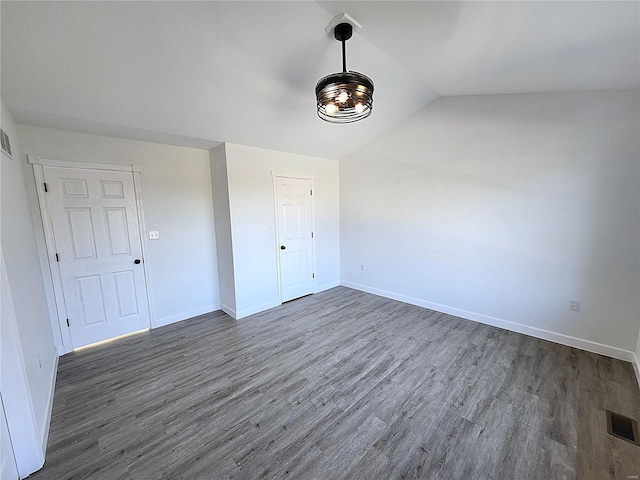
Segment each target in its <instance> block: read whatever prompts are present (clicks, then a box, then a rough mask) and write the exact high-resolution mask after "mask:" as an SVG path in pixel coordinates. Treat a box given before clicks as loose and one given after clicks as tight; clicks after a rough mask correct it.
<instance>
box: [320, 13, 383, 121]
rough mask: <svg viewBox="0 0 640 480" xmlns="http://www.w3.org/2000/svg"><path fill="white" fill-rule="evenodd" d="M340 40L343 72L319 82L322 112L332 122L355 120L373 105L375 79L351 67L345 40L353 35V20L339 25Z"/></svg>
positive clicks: (361, 117)
mask: <svg viewBox="0 0 640 480" xmlns="http://www.w3.org/2000/svg"><path fill="white" fill-rule="evenodd" d="M333 33H334V36H335V38H336V40H338V41H339V42H342V72H340V73H332V74H331V75H327V76H326V77H324V78H321V79H320V81H318V83H317V85H316V100H317V105H318V116H319V117H320V118H321V119H322V120H325V121H327V122H331V123H352V122H357V121H358V120H362V119H363V118H367V117H368V116H369V115H371V109H372V108H373V82H372V81H371V79H370V78H369V77H367V76H366V75H363V74H361V73H358V72H349V71H347V53H346V47H345V43H346V41H347V40H349V39H350V38H351V36H352V35H353V27H352V26H351V24H349V23H340V24H338V25H336V27H335V29H334V31H333Z"/></svg>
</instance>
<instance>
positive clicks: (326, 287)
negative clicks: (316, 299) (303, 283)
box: [313, 282, 340, 293]
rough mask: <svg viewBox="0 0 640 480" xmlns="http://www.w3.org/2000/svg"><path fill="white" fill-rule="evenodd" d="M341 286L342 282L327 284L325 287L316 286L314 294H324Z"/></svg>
mask: <svg viewBox="0 0 640 480" xmlns="http://www.w3.org/2000/svg"><path fill="white" fill-rule="evenodd" d="M339 286H340V282H329V283H325V284H324V285H319V286H316V289H315V290H314V291H313V293H320V292H324V291H325V290H329V289H330V288H335V287H339Z"/></svg>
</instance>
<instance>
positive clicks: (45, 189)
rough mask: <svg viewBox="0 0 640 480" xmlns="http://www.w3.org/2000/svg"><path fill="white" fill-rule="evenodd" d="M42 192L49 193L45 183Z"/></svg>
mask: <svg viewBox="0 0 640 480" xmlns="http://www.w3.org/2000/svg"><path fill="white" fill-rule="evenodd" d="M44 191H45V192H48V191H49V189H48V188H47V184H46V182H45V183H44Z"/></svg>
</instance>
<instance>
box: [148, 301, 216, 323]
mask: <svg viewBox="0 0 640 480" xmlns="http://www.w3.org/2000/svg"><path fill="white" fill-rule="evenodd" d="M216 310H220V304H217V305H207V306H205V307H200V308H196V309H194V310H189V311H188V312H182V313H177V314H175V315H169V316H168V317H163V318H158V319H157V320H153V321H152V322H151V328H158V327H164V326H165V325H169V324H171V323H176V322H181V321H182V320H187V319H188V318H193V317H197V316H198V315H204V314H205V313H211V312H215V311H216Z"/></svg>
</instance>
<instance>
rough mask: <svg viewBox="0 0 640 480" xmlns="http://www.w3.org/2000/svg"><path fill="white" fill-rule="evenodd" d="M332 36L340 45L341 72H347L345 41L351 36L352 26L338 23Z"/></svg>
mask: <svg viewBox="0 0 640 480" xmlns="http://www.w3.org/2000/svg"><path fill="white" fill-rule="evenodd" d="M333 36H334V37H335V38H336V40H338V41H340V42H341V43H342V72H343V73H346V72H347V40H349V39H350V38H351V37H352V36H353V26H352V25H351V24H350V23H346V22H344V23H340V24H338V25H336V28H335V29H334V30H333Z"/></svg>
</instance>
